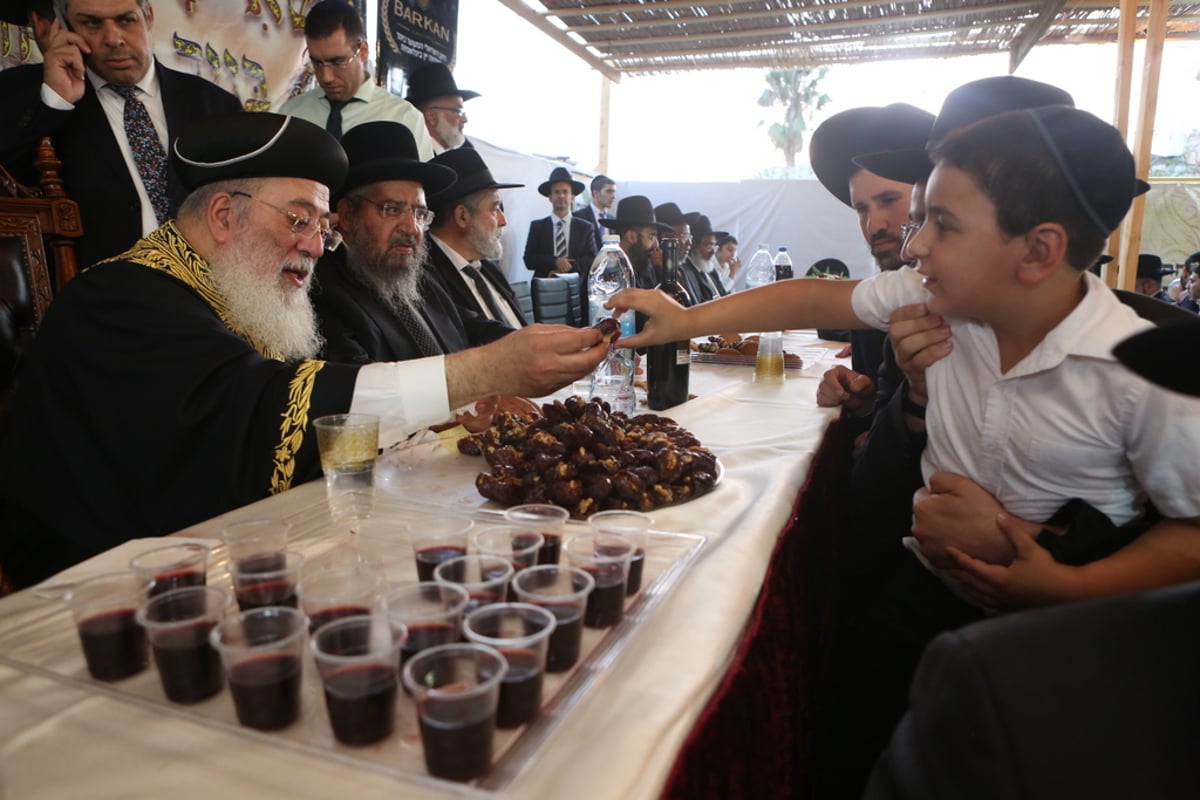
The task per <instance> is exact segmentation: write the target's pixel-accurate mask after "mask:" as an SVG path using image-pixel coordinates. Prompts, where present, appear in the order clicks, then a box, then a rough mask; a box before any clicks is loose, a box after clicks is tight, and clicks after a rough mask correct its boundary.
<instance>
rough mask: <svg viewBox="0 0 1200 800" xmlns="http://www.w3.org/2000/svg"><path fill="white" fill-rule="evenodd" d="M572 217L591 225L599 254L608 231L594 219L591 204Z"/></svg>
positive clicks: (593, 210) (594, 215) (594, 213)
mask: <svg viewBox="0 0 1200 800" xmlns="http://www.w3.org/2000/svg"><path fill="white" fill-rule="evenodd" d="M573 216H576V217H578V218H579V219H582V220H586V221H588V222H590V223H592V227H594V228H595V229H596V252H600V248H601V247H603V246H604V234H606V233H608V229H607V228H605V227H604V226H603V225H601V224H600V220H598V219H596V211H595V209H593V208H592V204H591V203H588V204H587V205H586V206H584V207H583V208H581V209H579V210H578V211H576V212H575V214H574V215H573Z"/></svg>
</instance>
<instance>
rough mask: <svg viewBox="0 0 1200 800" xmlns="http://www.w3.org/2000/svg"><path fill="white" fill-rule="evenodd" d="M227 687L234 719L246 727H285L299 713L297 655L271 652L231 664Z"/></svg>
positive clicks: (298, 667) (298, 668)
mask: <svg viewBox="0 0 1200 800" xmlns="http://www.w3.org/2000/svg"><path fill="white" fill-rule="evenodd" d="M229 691H230V693H231V694H232V695H233V707H234V709H236V711H237V718H238V722H240V723H241V724H243V725H245V726H246V727H247V728H256V729H258V730H260V731H274V730H279V729H280V728H286V727H287V726H288V725H291V724H292V723H293V722H295V721H296V718H297V717H299V716H300V659H298V658H296V657H295V656H293V655H287V654H271V655H265V656H258V657H256V658H250V659H247V660H245V661H242V662H241V663H239V664H235V665H234V666H233V667H232V668H231V669H230V670H229Z"/></svg>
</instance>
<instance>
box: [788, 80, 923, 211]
mask: <svg viewBox="0 0 1200 800" xmlns="http://www.w3.org/2000/svg"><path fill="white" fill-rule="evenodd" d="M932 126H933V114H930V113H929V112H928V111H922V110H921V109H919V108H916V107H915V106H910V105H908V104H907V103H893V104H892V105H890V106H884V107H879V106H864V107H861V108H852V109H849V110H848V111H843V112H841V113H840V114H834V115H833V116H832V117H830V118H829V119H827V120H825V121H824V122H822V123H821V124H820V125H819V126H818V127H817V129H816V130H815V131H813V135H812V139H811V140H809V143H808V155H809V162H810V163H811V164H812V169H813V173H814V174H815V175H816V176H817V180H819V181H820V182H821V185H822V186H824V187H825V188H826V189H827V190H828V191H829V193H830V194H832V195H833V196H834V197H836V198H837V199H838V200H840V201H841V202H842V203H844V204H845V205H850V177H851V176H852V175H854V173H856V172H857V171H858V170H859V169H860V167H859V165H858V164H856V163H855V162H854V158H855V157H856V156H861V155H864V154H866V153H878V152H880V151H882V150H901V149H908V148H912V147H924V146H925V142H926V141H928V140H929V131H930V128H931V127H932ZM870 171H871V172H874V171H875V170H870Z"/></svg>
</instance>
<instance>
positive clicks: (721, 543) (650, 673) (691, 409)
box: [0, 334, 833, 800]
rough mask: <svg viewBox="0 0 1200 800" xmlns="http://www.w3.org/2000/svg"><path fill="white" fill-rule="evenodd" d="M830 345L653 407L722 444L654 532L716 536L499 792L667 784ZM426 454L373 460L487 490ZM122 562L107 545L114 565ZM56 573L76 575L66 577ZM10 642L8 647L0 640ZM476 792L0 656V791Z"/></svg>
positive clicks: (749, 594) (386, 481) (776, 515)
mask: <svg viewBox="0 0 1200 800" xmlns="http://www.w3.org/2000/svg"><path fill="white" fill-rule="evenodd" d="M814 341H815V339H814V337H812V336H811V335H807V336H806V335H804V334H793V335H789V337H788V339H787V342H788V344H787V345H786V349H788V350H792V351H794V350H796V349H799V348H800V347H809V346H812V345H813V343H814ZM825 352H826V353H827V355H826V357H824V359H823V360H822V362H821V363H810V364H809V365H807V366H806V368H805V369H804V370H803V372H789V373H788V379H787V381H786V382H785V383H784V384H782V385H777V386H764V385H758V384H755V383H753V380H752V375H753V369H752V368H747V367H741V366H712V365H702V366H701V365H696V366H693V369H692V387H691V389H692V392H693V393H694V394H697V395H699V397H698V398H697V399H695V400H692V401H690V402H688V403H686V404H684V405H683V406H681V407H678V408H676V409H672V410H670V411H667V412H663V413H665V414H667V415H669V416H671V417H673V418H675V419H676V420H677V421H678V422H679V423H680V424H681V425H683V426H685V427H687V428H689V429H690V430H692V431H693V432H694V433H695V434H696V435H697V436H698V437H699V439H700V440H701V441H702V442H703V443H704V444H705V445H707V446H708V447H710V448H711V449H712V450H713V451H714V452H715V453H716V454H717V456H718V457H719V458H720V460H721V462H722V464H723V465H724V469H725V472H724V477H723V479H722V481H721V483H720V485H719V486H718V487H717V488H716V490H714V491H713V492H712V493H710V494H708V495H706V496H704V497H702V498H699V499H697V500H694V501H692V502H690V503H687V504H684V505H680V506H676V507H672V508H666V509H660V510H658V511H656V512H655V513H654V515H653V516H654V520H655V522H654V528H655V529H656V530H661V531H676V532H688V533H699V534H703V535H705V536H707V537H708V541H707V543H706V545H705V547H704V548H703V550H702V551H701V554H700V558H699V559H698V560H697V561H696V562H695V563H694V564H692V565H691V567H690V569H689V571H688V572H687V574H686V575H685V576H684V577H683V578H682V579H681V580H680V581H679V582H677V583H676V584H675V585H674V587H673V588H672V589H671V591H670V592H669V593H668V594H667V595H666V596H665V598H663V600H662V602H661V603H660V604H659V605H658V607H657V608H655V609H653V611H652V613H650V614H648V615H647V617H646V619H645V620H644V621H643V622H642V624H641V625H640V626H639V627H638V629H637V630H636V631H635V632H634V633H633V634H632V636H631V637H630V638H629V639H628V641H627V642H626V644H625V647H624V649H623V650H622V652H621V653H620V655H619V657H618V658H617V659H616V660H615V661H614V663H612V664H611V665H610V666H609V667H608V668H607V669H606V670H605V672H604V673H603V675H602V676H601V678H600V680H599V681H598V683H597V685H595V686H594V687H593V688H592V690H591V691H589V692H588V694H587V695H586V696H585V697H584V699H583V700H582V702H581V703H580V704H579V705H578V706H577V707H576V708H574V709H573V710H572V711H571V712H570V713H569V714H568V715H567V716H566V718H565V719H564V720H563V721H562V722H561V723H560V725H559V727H558V728H557V729H556V731H555V732H554V735H553V739H552V740H551V741H550V742H549V743H547V744H546V745H544V746H543V747H542V748H541V749H540V750H539V752H538V754H537V759H536V761H535V763H533V764H532V765H531V766H530V767H528V768H526V769H525V770H524V771H523V772H522V773H521V774H520V775H519V776H518V777H517V778H516V779H515V780H514V781H513V782H512V783H511V784H510V785H509V786H508V787H507V788H506V789H505V790H504V791H503V793H502V795H503V796H504V797H512V798H530V799H532V798H613V800H626V798H642V797H645V798H649V797H655V796H657V795H658V793H659V792H660V791H661V789H662V786H663V783H664V781H665V780H666V777H667V774H668V772H669V770H670V767H671V765H672V762H673V760H674V758H675V755H676V753H677V751H678V749H679V747H680V745H681V744H682V742H683V740H684V738H685V737H686V736H687V734H688V732H689V730H690V729H691V727H692V726H693V724H694V723H695V721H696V719H697V716H698V715H699V713H700V712H701V711H702V710H703V708H704V706H705V703H706V701H707V700H708V698H709V696H710V695H711V693H712V692H713V690H714V689H715V688H716V686H717V685H718V683H719V682H720V680H721V678H722V676H723V674H724V671H725V666H726V665H727V663H728V661H729V659H730V657H731V656H732V654H733V653H734V651H735V649H736V647H737V643H738V640H739V636H740V634H741V631H742V628H743V626H744V624H745V622H746V619H747V617H748V615H749V613H750V611H751V609H752V607H753V604H754V600H755V597H756V596H757V593H758V588H759V585H760V583H761V581H762V578H763V575H764V573H765V571H766V568H767V565H768V561H769V558H770V554H771V552H772V548H773V546H774V543H775V539H776V536H777V535H778V533H779V531H780V529H781V528H782V526H783V525H784V523H785V522H786V520H787V517H788V514H789V512H790V510H791V506H792V503H793V501H794V499H795V496H796V493H797V491H798V489H799V487H800V485H801V483H802V482H803V479H804V476H805V474H806V472H807V469H808V465H809V461H810V458H811V455H812V453H813V451H814V450H815V449H816V447H817V445H818V444H819V443H820V441H821V437H822V435H823V433H824V430H825V428H826V426H827V424H828V422H829V420H830V419H831V416H832V412H830V411H828V410H825V409H818V408H817V407H816V405H815V402H814V397H815V392H816V385H817V380H818V379H819V377H820V375H821V373H822V372H823V371H824V370H825V369H826V368H827V367H828V366H830V365H831V364H832V363H833V361H832V359H831V358H830V357H829V356H831V355H832V351H825ZM810 361H812V359H810ZM429 452H432V450H429V451H427V452H426V453H425V454H424V455H422V456H421V458H422V459H427V461H421V460H420V459H418V461H416V462H415V466H413V464H405V463H404V462H403V459H401V461H400V462H399V463H400V467H401V468H400V469H399V470H397V471H395V472H393V473H391V474H389V473H388V472H387V469H386V468H385V469H384V470H382V471H381V474H380V478H381V481H382V483H381V492H382V493H383V496H384V497H386V496H388V495H394V496H396V497H399V498H404V497H420V498H422V500H423V501H424V502H432V503H438V504H440V505H448V506H452V507H453V506H455V505H456V504H459V505H461V504H468V505H471V506H479V505H481V504H482V503H483V501H482V500H481V498H479V497H478V496H476V495H475V494H474V489H473V487H471V486H470V485H469V483H468V484H467V485H466V486H463V485H461V484H460V485H458V486H453V487H449V488H448V487H447V486H446V485H445V483H444V476H443V477H442V478H441V479H440V480H441V482H440V483H439V484H438V485H431V480H432V477H433V476H434V475H435V474H441V473H439V471H438V470H441V471H442V472H444V471H445V470H446V469H449V470H450V471H451V472H453V471H454V470H456V469H459V470H462V471H463V474H465V475H473V474H474V472H475V471H477V470H478V469H479V467H480V462H475V463H466V464H464V463H463V462H467V461H469V460H468V459H465V458H464V457H462V456H457V455H455V454H451V453H450V452H444V453H443V454H441V455H434V456H430V455H429V454H428V453H429ZM429 459H431V460H429ZM388 460H389V459H385V461H388ZM452 462H453V463H452ZM454 463H457V464H458V465H459V466H454V465H453V464H454ZM448 465H449V466H448ZM405 467H408V468H407V469H405ZM433 467H437V469H434V468H433ZM423 481H424V483H423ZM323 492H324V487H323V485H322V484H321V483H320V482H314V483H310V484H307V485H304V486H300V487H297V488H296V489H293V490H292V491H289V492H287V493H285V494H283V495H280V496H278V497H273V498H270V499H268V500H264V501H262V502H260V503H256V504H254V505H252V506H248V507H246V508H243V509H238V510H237V511H235V512H231V513H230V514H227V515H224V516H223V517H221V518H218V519H216V520H210V521H208V522H206V523H203V524H200V525H197V526H194V527H192V528H190V529H188V530H187V531H186V532H183V535H187V536H194V537H204V538H216V537H217V536H219V532H220V529H221V527H223V525H224V524H225V523H226V522H227V521H228V520H230V519H237V518H250V517H260V516H264V515H276V516H287V515H289V514H293V513H295V512H296V511H297V510H298V509H302V508H304V507H306V506H309V505H312V504H313V503H317V502H320V501H321V499H322V498H323ZM125 558H126V554H125V553H115V554H112V555H111V556H110V557H109V558H108V559H107V562H106V563H109V564H111V563H118V564H119V563H121V562H122V561H123V560H124V559H125ZM97 561H100V562H101V563H100V564H99V565H98V566H97V565H87V566H85V567H84V569H87V568H88V567H90V568H92V569H97V568H100V569H102V568H105V556H101V557H98V559H97ZM64 577H65V578H67V579H69V578H70V577H71V576H69V575H68V576H60V577H59V579H58V580H63V579H64ZM52 582H53V580H52ZM43 594H44V593H43ZM51 613H57V614H60V613H61V606H60V605H59V604H58V601H55V600H53V599H45V598H44V596H38V595H37V594H36V593H35V592H34V591H32V590H27V591H24V592H21V593H19V594H17V595H14V596H13V597H10V598H6V599H5V600H3V601H0V641H3V640H5V639H6V638H7V637H12V636H14V635H19V634H20V633H21V632H22V631H24V630H29V629H36V627H37V625H38V623H39V622H40V621H44V620H45V619H46V617H47V616H48V615H49V614H51ZM5 655H11V654H6V653H4V652H3V651H0V657H3V656H5ZM475 794H478V795H479V796H490V793H483V792H480V791H479V790H476V789H471V788H468V787H458V786H455V785H453V784H450V783H441V784H440V785H439V786H438V787H436V788H429V787H426V786H420V785H414V784H410V783H398V782H397V780H396V779H395V778H393V777H389V776H387V775H380V774H376V773H373V772H370V771H366V770H361V769H355V768H354V767H353V766H350V765H347V764H344V763H338V762H336V761H333V760H324V759H319V758H314V757H312V756H311V755H307V754H303V753H298V752H294V751H291V750H288V749H285V748H280V747H277V746H272V745H270V744H262V743H260V742H256V741H250V740H247V739H244V738H241V737H237V736H232V735H230V734H229V733H228V732H226V731H223V730H214V729H210V728H208V727H205V726H203V725H199V724H195V723H194V722H192V721H190V720H188V719H186V718H184V717H181V716H177V715H171V714H169V713H163V712H162V711H161V710H159V709H155V708H144V707H139V706H137V705H133V704H130V703H129V702H126V701H124V700H122V699H120V698H114V697H110V696H105V695H103V694H97V693H96V692H95V691H94V690H93V689H90V688H75V687H72V686H67V685H63V684H62V683H61V682H58V681H55V680H52V679H50V678H48V677H43V676H41V675H39V674H36V672H31V671H29V670H28V669H26V668H22V667H21V666H19V665H18V666H12V665H4V664H0V800H3V799H8V800H11V799H12V798H22V799H23V800H24V799H26V798H41V797H45V798H56V800H57V799H58V798H64V797H88V798H106V797H114V798H115V797H151V796H155V797H170V798H173V799H174V800H182V798H192V797H195V798H206V799H207V798H213V797H221V796H230V797H274V796H278V797H284V796H286V797H329V796H333V795H337V796H345V797H355V798H357V800H363V799H364V798H373V797H396V796H403V797H447V796H468V795H475Z"/></svg>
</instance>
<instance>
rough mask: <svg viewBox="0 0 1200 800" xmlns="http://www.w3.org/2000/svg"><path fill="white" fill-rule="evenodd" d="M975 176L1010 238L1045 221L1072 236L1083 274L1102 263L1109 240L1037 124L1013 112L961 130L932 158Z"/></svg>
mask: <svg viewBox="0 0 1200 800" xmlns="http://www.w3.org/2000/svg"><path fill="white" fill-rule="evenodd" d="M931 156H932V158H933V161H934V163H935V164H936V163H946V164H949V165H950V166H953V167H956V168H958V169H961V170H962V171H963V172H966V173H967V174H968V175H970V176H971V177H972V178H973V179H974V180H975V182H976V183H977V184H979V187H980V189H981V190H982V191H983V193H984V194H985V195H987V197H988V199H989V200H991V201H992V205H994V206H995V207H996V222H997V224H998V225H999V227H1000V230H1001V231H1003V232H1004V233H1005V234H1006V235H1008V236H1020V235H1021V234H1024V233H1026V232H1027V231H1029V230H1031V229H1033V228H1034V227H1035V226H1037V225H1040V224H1042V223H1044V222H1057V223H1058V224H1060V225H1062V226H1063V228H1064V229H1065V230H1066V232H1067V262H1068V263H1070V264H1071V266H1073V267H1075V268H1076V269H1078V270H1080V271H1083V270H1085V269H1087V268H1088V267H1090V266H1091V265H1092V264H1094V263H1096V259H1097V258H1098V257H1099V256H1100V253H1101V251H1102V250H1103V249H1104V245H1105V242H1106V241H1107V239H1108V236H1107V234H1106V233H1104V232H1103V231H1101V230H1100V229H1099V228H1098V227H1097V226H1096V223H1095V222H1094V221H1093V220H1092V218H1091V217H1090V216H1089V215H1088V213H1087V211H1086V210H1084V208H1083V207H1082V206H1081V205H1080V203H1079V201H1078V200H1077V199H1076V198H1075V195H1074V194H1073V193H1072V190H1071V185H1070V183H1069V182H1068V180H1067V177H1066V176H1065V175H1064V174H1063V172H1062V170H1061V169H1060V168H1059V166H1058V163H1057V162H1056V161H1055V159H1054V156H1053V154H1052V153H1051V152H1050V150H1049V148H1047V147H1046V145H1045V142H1044V140H1043V139H1042V135H1041V134H1040V133H1039V131H1038V128H1037V126H1036V124H1035V123H1034V121H1033V119H1032V118H1031V117H1030V116H1029V115H1028V114H1026V113H1025V112H1024V111H1009V112H1006V113H1004V114H998V115H997V116H994V117H989V118H988V119H985V120H982V121H980V122H977V123H975V124H973V125H968V126H967V127H965V128H961V129H959V130H957V131H955V132H953V133H951V134H950V135H949V136H947V137H946V138H945V139H943V140H942V141H941V142H940V143H939V144H938V145H937V146H936V147H935V148H934V149H933V152H932V153H931Z"/></svg>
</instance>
